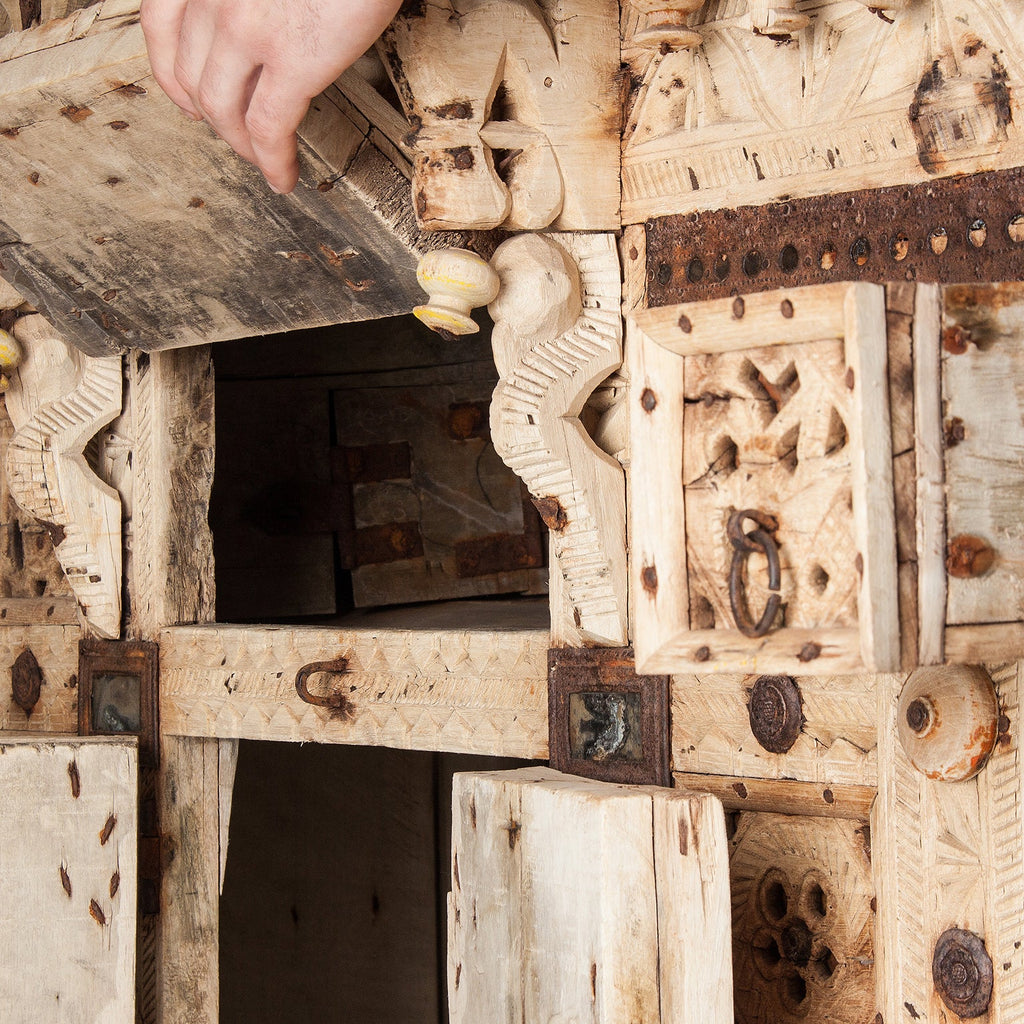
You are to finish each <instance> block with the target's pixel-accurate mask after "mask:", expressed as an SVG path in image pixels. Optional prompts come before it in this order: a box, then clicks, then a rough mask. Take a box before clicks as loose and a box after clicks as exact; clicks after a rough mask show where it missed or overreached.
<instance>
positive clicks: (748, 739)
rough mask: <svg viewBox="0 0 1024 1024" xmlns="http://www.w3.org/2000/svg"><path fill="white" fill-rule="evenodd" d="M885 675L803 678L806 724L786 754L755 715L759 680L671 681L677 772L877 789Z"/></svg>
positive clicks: (691, 677) (716, 676) (681, 678)
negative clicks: (764, 738) (753, 693)
mask: <svg viewBox="0 0 1024 1024" xmlns="http://www.w3.org/2000/svg"><path fill="white" fill-rule="evenodd" d="M880 678H881V677H878V676H873V675H857V676H817V675H815V676H801V677H800V678H799V679H798V680H797V683H798V685H799V687H800V695H801V699H802V702H803V708H802V712H803V718H804V724H803V728H802V729H801V731H800V734H799V736H798V737H797V739H796V742H795V743H794V744H793V746H792V747H791V748H790V750H789V751H788V752H786V753H785V754H773V753H770V752H769V751H767V750H765V749H764V748H763V747H761V746H760V745H759V744H758V742H757V740H756V739H755V738H754V736H753V734H752V732H751V729H750V714H749V710H748V705H749V700H750V690H751V687H752V686H753V684H754V680H755V677H753V676H749V675H743V674H721V675H719V674H711V673H709V674H707V675H704V674H701V675H699V676H696V675H686V676H675V677H673V679H672V767H673V769H674V770H675V771H677V772H689V773H696V772H701V773H704V774H714V775H726V776H732V777H746V778H753V779H758V778H760V779H793V780H800V781H802V782H808V783H815V784H818V785H817V792H818V794H819V796H820V792H821V789H822V788H824V787H832V786H835V785H841V786H842V785H845V786H851V785H852V786H858V785H859V786H873V785H874V784H875V782H876V778H877V766H876V760H875V742H876V740H875V735H876V728H877V725H876V721H877V704H878V699H877V696H876V688H877V686H878V681H879V679H880Z"/></svg>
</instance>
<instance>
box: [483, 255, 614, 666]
mask: <svg viewBox="0 0 1024 1024" xmlns="http://www.w3.org/2000/svg"><path fill="white" fill-rule="evenodd" d="M493 266H494V268H495V269H496V270H497V272H498V276H499V277H500V278H501V282H502V290H501V292H499V294H498V298H497V299H496V300H495V301H494V302H492V303H491V305H490V306H489V307H488V308H489V311H490V314H491V317H492V318H493V320H494V332H493V334H492V342H491V343H492V347H493V349H494V361H495V363H496V365H497V367H498V372H499V374H500V375H501V381H500V382H499V384H498V386H497V388H495V391H494V398H493V400H492V402H491V437H492V439H493V441H494V447H495V450H496V451H497V452H498V454H499V455H500V456H501V457H502V458H503V459H504V460H505V462H506V463H507V464H508V465H509V466H510V467H511V468H512V469H513V470H515V472H516V473H518V474H519V476H520V477H522V479H523V480H524V481H525V483H526V486H527V487H528V488H529V490H530V493H531V494H532V495H533V496H534V498H535V504H536V505H537V507H538V508H539V510H540V513H541V516H542V517H543V518H544V521H545V522H546V523H547V525H548V528H549V530H550V531H551V544H552V552H553V555H554V557H553V559H552V562H553V563H554V564H553V565H552V570H551V580H552V582H551V586H552V595H553V596H552V632H553V634H554V635H555V637H556V638H557V637H558V634H559V632H560V625H559V601H560V599H559V598H558V597H557V595H558V594H559V593H563V594H564V599H565V601H566V603H567V604H568V606H569V608H570V609H571V612H570V614H571V616H572V621H573V622H574V623H575V627H576V629H577V630H578V631H579V636H581V637H582V638H583V639H584V640H589V641H593V642H597V643H602V644H611V645H614V646H622V645H624V644H625V643H626V536H625V523H626V496H625V481H624V476H623V471H622V467H621V466H620V465H619V464H618V463H617V462H616V461H615V460H614V459H613V458H611V457H610V456H608V455H606V454H605V453H604V452H602V451H601V450H600V449H599V448H598V446H597V445H596V444H595V443H594V441H593V440H592V439H591V437H590V436H589V435H588V434H587V432H586V430H585V429H584V427H583V424H582V423H581V422H580V419H579V414H580V411H581V410H582V408H583V406H584V403H585V402H586V401H587V398H588V397H589V396H590V393H591V392H592V391H593V390H594V387H595V386H596V385H597V384H599V383H600V382H601V381H602V380H604V379H605V378H606V377H607V376H608V375H609V374H610V373H611V372H612V371H613V370H615V369H616V368H617V367H618V366H619V365H620V363H621V361H622V328H621V321H620V319H619V270H618V259H617V256H616V252H615V243H614V239H613V238H612V237H611V236H610V235H596V236H570V235H555V236H553V235H520V236H519V237H517V238H513V239H510V240H509V241H507V242H504V243H503V244H502V245H501V246H499V248H498V250H497V252H496V253H495V254H494V260H493ZM562 639H564V636H563V637H562Z"/></svg>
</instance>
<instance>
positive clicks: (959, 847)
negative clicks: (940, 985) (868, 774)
mask: <svg viewBox="0 0 1024 1024" xmlns="http://www.w3.org/2000/svg"><path fill="white" fill-rule="evenodd" d="M990 672H991V675H992V678H993V682H994V683H995V685H996V690H997V693H998V695H999V698H1000V703H1001V707H1002V710H1003V713H1004V714H1005V715H1006V716H1007V721H1008V722H1009V723H1011V724H1010V726H1009V728H1008V729H1007V731H1005V732H1004V733H1003V735H1002V736H1001V738H1000V740H999V742H998V743H997V746H996V750H995V752H994V753H993V755H992V758H991V760H990V761H989V763H988V765H987V766H986V767H985V768H984V769H983V770H982V772H981V774H980V775H978V776H977V777H976V778H974V779H971V780H969V781H967V782H960V783H955V784H949V783H941V782H933V781H931V780H929V779H927V778H925V776H924V775H922V774H921V773H920V772H918V771H916V770H915V769H914V768H913V767H912V766H911V764H910V762H909V760H907V757H906V755H905V754H904V752H903V749H902V747H901V746H900V743H899V740H898V737H897V723H896V706H897V700H898V697H899V686H898V685H890V686H889V687H883V688H880V691H879V695H880V701H879V716H880V717H879V790H878V799H877V800H876V802H875V806H874V808H873V811H872V819H871V835H872V862H873V864H872V870H873V873H874V878H875V888H876V892H877V898H878V908H879V912H878V936H879V937H878V941H877V944H876V955H877V959H878V973H877V982H878V1006H879V1009H880V1011H881V1012H882V1014H883V1016H884V1017H885V1019H886V1020H890V1019H891V1020H909V1018H910V1017H914V1015H915V1013H916V1014H917V1015H918V1017H917V1019H922V1020H925V1021H928V1022H934V1024H939V1022H941V1021H943V1020H946V1019H948V1011H947V1010H946V1009H945V1007H944V1006H943V1004H942V1002H941V1000H940V998H939V996H938V995H937V994H936V993H935V991H934V990H933V987H932V983H931V960H932V952H933V949H934V945H935V942H936V940H937V939H938V937H939V935H940V934H941V933H942V932H943V931H945V930H946V929H947V928H950V927H958V928H965V929H967V930H970V931H973V932H976V933H977V934H978V935H980V936H981V937H982V938H983V939H984V940H985V943H986V948H987V950H988V952H989V955H990V956H991V957H992V961H993V964H994V965H995V972H996V987H995V992H996V995H995V997H994V1002H993V1005H992V1009H991V1010H990V1013H989V1020H991V1021H993V1022H996V1021H998V1022H999V1024H1004V1022H1005V1024H1009V1022H1010V1021H1011V1020H1015V1019H1016V1015H1017V1014H1019V1012H1020V1006H1021V1001H1022V993H1021V986H1020V984H1019V978H1020V964H1021V952H1020V949H1019V947H1018V946H1017V945H1016V943H1019V942H1020V935H1021V933H1022V927H1024V911H1022V909H1021V902H1020V899H1019V898H1017V897H1016V894H1017V893H1018V892H1020V891H1021V887H1022V886H1024V868H1022V866H1021V862H1020V853H1019V851H1020V842H1021V825H1020V810H1019V809H1020V800H1021V775H1020V759H1019V751H1018V739H1017V736H1016V717H1015V716H1017V715H1019V699H1020V693H1019V690H1020V683H1019V666H1018V665H1017V664H1016V663H1014V664H1009V665H1002V666H997V667H993V668H991V669H990ZM897 678H898V677H896V678H894V679H893V683H896V682H897ZM1011 850H1013V851H1015V852H1014V853H1010V851H1011ZM1004 964H1009V967H1006V968H1004V967H1003V965H1004ZM1015 968H1016V970H1015ZM911 1007H912V1008H913V1010H911ZM908 1015H909V1016H908Z"/></svg>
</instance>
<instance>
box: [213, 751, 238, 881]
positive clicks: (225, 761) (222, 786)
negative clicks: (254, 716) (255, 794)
mask: <svg viewBox="0 0 1024 1024" xmlns="http://www.w3.org/2000/svg"><path fill="white" fill-rule="evenodd" d="M218 744H219V750H218V755H217V756H218V760H217V774H218V779H217V809H218V814H219V820H220V886H219V889H218V891H219V892H220V894H221V895H222V896H223V895H224V873H225V872H226V871H227V867H228V838H229V834H228V830H229V828H230V825H231V803H232V799H231V798H232V794H233V793H234V789H235V773H236V771H237V769H238V740H219V741H218Z"/></svg>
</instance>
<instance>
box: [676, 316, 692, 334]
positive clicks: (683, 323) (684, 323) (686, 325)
mask: <svg viewBox="0 0 1024 1024" xmlns="http://www.w3.org/2000/svg"><path fill="white" fill-rule="evenodd" d="M679 330H681V331H682V332H683V334H689V333H690V331H692V330H693V324H692V323H691V322H690V318H689V317H688V316H687V315H686V314H685V313H680V315H679Z"/></svg>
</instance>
